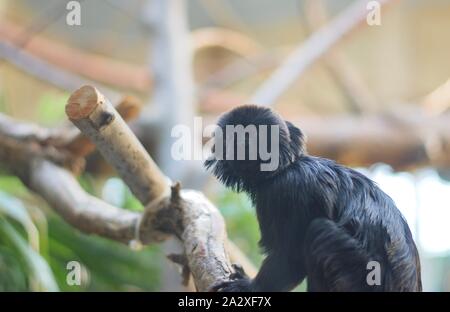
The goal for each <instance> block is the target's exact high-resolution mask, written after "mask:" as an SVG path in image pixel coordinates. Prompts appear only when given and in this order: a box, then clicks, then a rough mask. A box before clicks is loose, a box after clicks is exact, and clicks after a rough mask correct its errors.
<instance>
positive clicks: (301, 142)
mask: <svg viewBox="0 0 450 312" xmlns="http://www.w3.org/2000/svg"><path fill="white" fill-rule="evenodd" d="M285 122H286V125H287V127H288V129H289V136H290V139H291V141H290V147H291V150H292V151H293V152H294V153H295V154H296V155H298V156H300V155H303V154H305V153H306V138H305V135H304V134H303V132H302V131H301V130H300V129H299V128H297V127H296V126H295V125H294V124H293V123H291V122H290V121H287V120H286V121H285Z"/></svg>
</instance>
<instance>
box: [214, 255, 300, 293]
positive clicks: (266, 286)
mask: <svg viewBox="0 0 450 312" xmlns="http://www.w3.org/2000/svg"><path fill="white" fill-rule="evenodd" d="M304 278H305V270H304V267H303V265H302V264H301V262H300V261H298V260H295V259H292V255H291V256H289V255H288V254H286V253H274V252H273V253H270V254H269V255H268V256H267V258H266V259H264V262H263V264H262V266H261V269H260V270H259V272H258V274H257V275H256V277H255V278H254V279H253V280H251V279H249V278H242V279H237V280H233V281H229V282H224V283H221V284H220V285H218V286H217V287H215V288H216V289H218V290H219V291H223V292H246V291H257V292H265V291H289V290H291V289H293V288H294V287H295V286H297V285H298V284H299V283H300V282H301V281H302V280H303V279H304Z"/></svg>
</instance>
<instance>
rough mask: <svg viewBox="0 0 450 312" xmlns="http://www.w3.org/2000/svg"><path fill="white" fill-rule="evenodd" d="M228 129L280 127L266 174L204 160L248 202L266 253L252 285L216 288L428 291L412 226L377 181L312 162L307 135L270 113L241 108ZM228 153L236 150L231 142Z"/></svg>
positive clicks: (239, 282)
mask: <svg viewBox="0 0 450 312" xmlns="http://www.w3.org/2000/svg"><path fill="white" fill-rule="evenodd" d="M226 125H243V126H244V127H246V126H247V125H256V126H259V125H278V126H279V129H280V130H279V167H278V169H276V170H275V171H261V170H260V166H259V165H260V164H261V163H263V162H264V161H263V160H262V159H261V158H260V157H259V156H258V158H257V159H256V160H249V159H248V158H246V159H245V160H220V159H216V158H214V156H213V157H210V158H209V159H208V160H207V161H206V162H205V166H206V167H207V168H209V169H211V170H212V172H213V174H214V175H215V176H216V177H217V178H218V179H219V180H220V181H221V182H222V183H224V184H225V185H226V186H228V187H231V188H232V189H234V190H236V191H245V192H246V193H247V194H248V195H249V196H250V198H251V200H252V202H253V204H254V206H255V207H256V212H257V217H258V221H259V226H260V230H261V241H260V245H261V247H262V248H263V250H264V251H265V253H266V255H267V257H266V258H265V260H264V262H263V264H262V267H261V269H260V271H259V272H258V274H257V276H256V277H255V278H254V279H249V278H248V277H247V276H245V274H243V275H241V276H239V277H238V278H235V279H232V280H230V281H227V282H223V283H220V284H218V285H216V287H215V288H214V290H219V291H288V290H291V289H293V288H294V287H295V286H296V285H298V284H299V283H300V282H302V281H303V279H304V278H305V277H306V278H307V285H308V291H421V290H422V285H421V277H420V262H419V256H418V252H417V249H416V246H415V244H414V241H413V239H412V236H411V232H410V230H409V228H408V225H407V223H406V221H405V219H404V218H403V216H402V214H401V213H400V211H399V210H398V209H397V207H396V206H395V204H394V202H393V201H392V199H391V198H390V197H389V196H388V195H386V194H385V193H383V191H381V190H380V189H379V188H378V187H377V185H376V184H375V183H374V182H372V181H371V180H370V179H368V178H367V177H365V176H364V175H362V174H361V173H358V172H357V171H354V170H352V169H350V168H346V167H344V166H341V165H339V164H337V163H335V162H333V161H331V160H328V159H323V158H318V157H312V156H309V155H308V154H307V153H306V149H305V140H304V135H303V133H302V132H301V130H300V129H298V128H297V127H295V126H294V125H293V124H292V123H290V122H287V121H284V120H282V119H281V117H280V116H279V115H277V114H276V113H275V112H273V111H272V110H270V109H268V108H263V107H259V106H254V105H246V106H241V107H238V108H235V109H233V110H232V111H230V112H228V113H226V114H224V115H223V116H222V117H221V118H220V120H219V122H218V126H219V128H221V129H222V130H223V131H225V127H226ZM326 126H327V125H326V124H324V127H326ZM258 135H259V132H258ZM224 137H225V136H224ZM268 141H269V145H270V144H271V142H270V140H268ZM272 144H273V143H272ZM234 146H235V147H236V143H234ZM223 147H224V150H226V149H227V148H229V147H230V146H228V147H227V142H226V140H224V143H223ZM245 148H246V149H248V141H246V145H245ZM246 156H248V153H247V154H246ZM235 159H236V158H235ZM371 261H377V262H378V263H379V264H380V269H381V271H380V278H381V280H380V285H376V284H375V285H372V284H373V283H371V282H370V281H371V277H369V278H368V274H370V273H371V271H372V270H373V269H374V267H372V266H371V264H369V262H371ZM371 263H373V262H371ZM235 275H236V274H235ZM238 275H239V274H238ZM367 280H369V283H368V281H367Z"/></svg>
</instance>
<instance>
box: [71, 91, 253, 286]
mask: <svg viewBox="0 0 450 312" xmlns="http://www.w3.org/2000/svg"><path fill="white" fill-rule="evenodd" d="M66 112H67V115H68V116H69V118H70V120H71V121H72V122H73V123H74V124H75V125H76V126H77V127H78V128H79V129H80V130H81V131H82V132H83V134H85V135H86V136H87V137H89V138H90V139H91V140H92V141H93V142H94V143H95V145H96V146H97V148H98V149H99V151H100V152H101V153H102V155H103V156H104V157H105V158H106V159H107V160H108V162H109V163H110V164H111V165H112V166H113V167H114V168H115V169H116V170H117V172H118V173H119V175H120V176H121V177H122V178H123V179H124V181H125V182H126V183H127V185H128V186H129V187H130V189H131V191H132V192H133V193H134V194H135V195H136V197H137V198H138V199H139V200H140V201H141V202H142V203H143V204H144V205H146V209H145V213H144V215H143V216H142V218H141V222H140V225H139V229H138V238H139V240H140V241H142V242H143V243H145V244H149V243H154V242H159V241H162V240H164V239H166V238H167V236H171V235H174V236H175V237H177V238H178V239H180V240H181V241H182V243H183V245H184V248H185V253H186V257H187V262H188V264H189V269H190V271H191V273H192V276H193V278H194V282H195V285H196V287H197V289H198V290H201V291H205V290H208V289H209V288H210V287H211V286H212V285H213V283H215V282H218V281H220V280H225V279H227V278H228V277H229V275H230V273H231V272H232V266H231V262H230V259H229V256H228V253H227V252H226V249H225V244H226V242H227V239H226V232H225V224H224V221H223V218H222V217H221V215H220V213H219V211H218V210H217V208H216V207H214V205H212V204H211V203H210V202H209V201H208V200H207V199H206V198H205V197H204V196H203V195H202V194H201V193H199V192H195V191H180V189H179V185H178V186H175V187H172V189H171V191H170V192H169V182H170V181H169V179H168V178H166V177H165V176H164V175H163V173H162V172H161V171H160V170H159V168H158V167H157V166H156V164H155V163H154V162H153V160H152V159H151V158H150V156H149V155H148V154H147V152H146V151H145V150H144V148H143V147H142V145H141V144H140V142H139V141H138V140H137V138H136V137H135V136H134V134H133V133H132V132H131V130H130V129H129V128H128V126H127V125H126V124H125V122H124V121H123V120H122V118H121V117H120V115H119V114H118V113H117V112H116V111H115V110H114V108H113V107H112V105H111V104H110V103H109V101H108V100H107V99H106V98H105V97H104V96H103V95H102V94H101V93H99V91H98V90H96V89H95V88H93V87H90V86H84V87H82V88H80V89H78V90H77V91H75V92H74V93H73V94H72V95H71V97H70V98H69V100H68V103H67V106H66ZM249 271H250V272H249V274H252V273H253V272H254V269H253V268H250V269H249Z"/></svg>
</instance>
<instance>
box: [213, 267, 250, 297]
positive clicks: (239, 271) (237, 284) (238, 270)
mask: <svg viewBox="0 0 450 312" xmlns="http://www.w3.org/2000/svg"><path fill="white" fill-rule="evenodd" d="M233 268H234V273H232V274H231V275H230V280H229V281H225V282H219V283H217V284H216V285H214V286H213V287H211V291H213V292H249V291H252V288H251V279H250V278H249V277H248V276H247V274H245V272H244V269H243V268H242V267H241V266H240V265H237V264H233Z"/></svg>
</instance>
